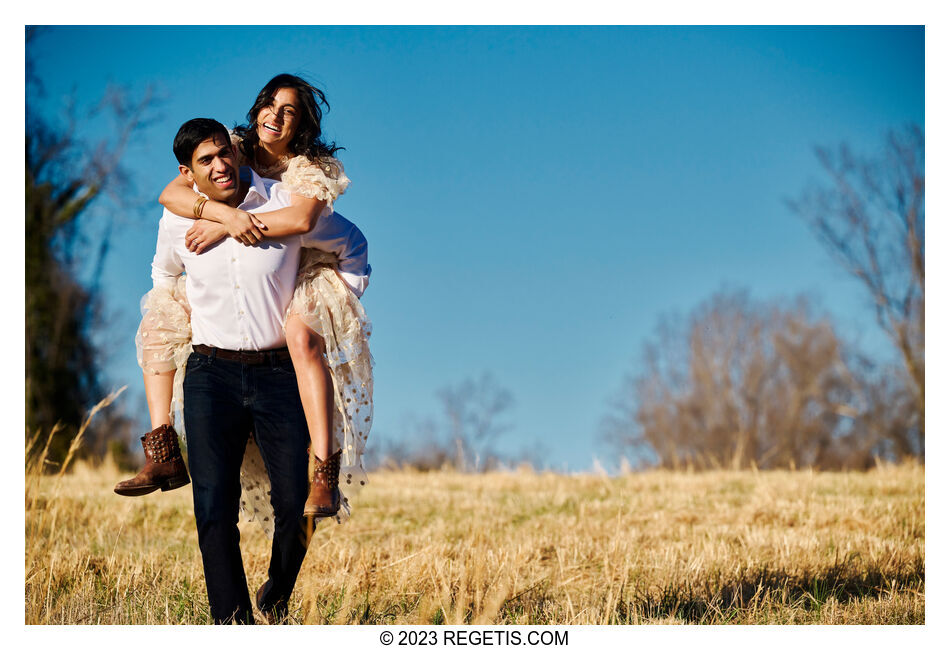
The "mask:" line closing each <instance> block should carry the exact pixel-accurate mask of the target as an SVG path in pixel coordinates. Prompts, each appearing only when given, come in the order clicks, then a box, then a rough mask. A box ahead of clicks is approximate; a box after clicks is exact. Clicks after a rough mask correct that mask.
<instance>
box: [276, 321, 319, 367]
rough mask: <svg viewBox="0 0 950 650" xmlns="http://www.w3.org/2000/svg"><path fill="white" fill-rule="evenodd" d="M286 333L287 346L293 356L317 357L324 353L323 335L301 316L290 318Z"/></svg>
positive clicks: (285, 329)
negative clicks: (309, 325)
mask: <svg viewBox="0 0 950 650" xmlns="http://www.w3.org/2000/svg"><path fill="white" fill-rule="evenodd" d="M284 333H285V334H286V336H287V348H288V349H289V350H290V355H291V356H292V357H293V358H295V359H296V358H307V357H316V356H320V355H322V354H323V349H324V343H323V337H322V336H320V335H319V334H317V333H316V332H314V331H313V330H312V329H310V328H309V327H308V326H307V324H306V323H304V322H303V321H302V320H300V319H299V318H296V317H290V318H288V319H287V324H286V326H285V328H284Z"/></svg>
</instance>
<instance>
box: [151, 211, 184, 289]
mask: <svg viewBox="0 0 950 650" xmlns="http://www.w3.org/2000/svg"><path fill="white" fill-rule="evenodd" d="M184 270H185V265H184V264H183V263H182V261H181V257H180V256H179V255H178V253H176V252H175V243H174V241H173V240H172V236H171V233H169V232H168V213H167V211H166V214H165V215H164V216H163V217H162V219H161V221H159V222H158V240H157V241H156V243H155V256H154V257H153V258H152V285H153V286H156V287H159V286H163V285H164V286H171V285H173V284H175V282H177V281H178V276H179V275H181V274H182V273H183V272H184Z"/></svg>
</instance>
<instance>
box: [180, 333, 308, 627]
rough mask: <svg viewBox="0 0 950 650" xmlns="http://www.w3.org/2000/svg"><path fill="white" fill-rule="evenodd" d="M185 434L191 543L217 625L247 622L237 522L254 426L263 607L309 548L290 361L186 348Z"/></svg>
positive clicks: (304, 438)
mask: <svg viewBox="0 0 950 650" xmlns="http://www.w3.org/2000/svg"><path fill="white" fill-rule="evenodd" d="M184 394H185V409H184V411H185V433H186V437H187V441H188V466H189V469H190V470H191V485H192V491H193V494H194V501H195V520H196V523H197V526H198V545H199V547H200V548H201V560H202V564H203V565H204V573H205V584H206V585H207V587H208V602H209V604H210V605H211V616H212V618H214V621H215V623H229V622H231V621H237V622H240V623H253V621H254V619H253V613H252V610H251V602H250V598H249V597H248V590H247V578H246V577H245V574H244V563H243V561H242V559H241V549H240V545H239V541H240V533H239V531H238V528H237V522H238V509H239V506H240V499H241V483H240V468H241V461H242V459H243V458H244V449H245V447H246V446H247V439H248V434H249V433H250V432H251V431H253V432H254V438H255V440H256V441H257V444H258V446H259V447H260V450H261V456H262V457H263V459H264V465H265V466H266V468H267V474H268V476H269V477H270V481H271V504H272V505H273V506H274V541H273V544H272V546H271V562H270V567H269V568H268V571H267V574H268V580H267V583H266V584H265V586H264V593H263V594H262V596H263V598H262V601H263V604H264V605H265V606H266V607H273V606H275V605H278V604H279V603H282V602H286V601H287V599H289V597H290V594H291V592H292V591H293V588H294V583H295V582H296V581H297V573H298V572H299V571H300V565H301V563H302V562H303V558H304V555H305V554H306V553H307V543H308V541H309V540H308V537H307V535H306V525H305V522H306V520H305V519H304V517H303V507H304V503H305V502H306V500H307V494H308V491H309V485H308V482H307V462H308V458H307V445H308V444H309V443H310V436H309V434H308V432H307V421H306V418H305V417H304V413H303V407H302V406H301V404H300V394H299V392H298V390H297V376H296V374H295V373H294V367H293V363H292V362H291V361H290V360H289V359H287V360H284V361H281V360H278V359H276V357H274V358H272V359H271V361H270V363H269V364H264V365H247V364H244V363H241V362H239V361H226V360H223V359H219V358H216V355H215V354H214V353H212V354H211V355H210V356H206V355H203V354H198V353H197V352H195V353H193V354H192V355H191V356H190V357H189V358H188V366H187V369H186V372H185V384H184Z"/></svg>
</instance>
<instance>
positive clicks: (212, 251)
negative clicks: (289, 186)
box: [152, 168, 371, 350]
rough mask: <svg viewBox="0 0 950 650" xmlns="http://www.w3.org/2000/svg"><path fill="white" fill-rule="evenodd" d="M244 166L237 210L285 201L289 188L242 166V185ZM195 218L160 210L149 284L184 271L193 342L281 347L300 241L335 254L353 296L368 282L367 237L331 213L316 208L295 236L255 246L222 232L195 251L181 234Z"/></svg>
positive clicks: (231, 346)
mask: <svg viewBox="0 0 950 650" xmlns="http://www.w3.org/2000/svg"><path fill="white" fill-rule="evenodd" d="M248 172H249V173H250V178H249V180H250V187H249V189H248V191H247V196H246V198H245V199H244V202H243V203H241V205H240V206H238V208H239V209H240V210H244V211H246V212H270V211H271V210H277V209H279V208H285V207H287V206H289V205H290V192H288V191H287V190H286V189H285V188H284V187H283V186H282V185H281V184H280V183H279V182H278V181H274V180H271V179H268V178H261V177H260V176H258V175H257V174H256V173H254V171H253V170H251V169H250V168H241V181H242V184H245V185H246V184H247V180H246V179H248ZM194 223H195V222H194V219H187V218H185V217H179V216H178V215H176V214H173V213H171V212H169V211H168V210H165V212H164V213H163V215H162V219H161V221H160V222H159V224H158V243H157V245H156V247H155V257H154V259H153V260H152V282H153V284H154V285H155V286H160V285H163V284H165V285H167V284H171V283H174V282H175V281H176V280H177V278H178V276H179V275H181V273H182V272H185V283H186V285H185V287H186V291H187V294H188V302H189V303H190V304H191V336H192V342H193V343H195V344H198V343H203V344H205V345H210V346H213V347H216V348H223V349H226V350H269V349H272V348H278V347H281V346H284V345H286V339H285V337H284V328H283V320H284V313H285V311H286V309H287V305H288V304H289V303H290V299H291V298H292V297H293V293H294V286H295V283H296V279H297V268H298V265H299V263H300V248H301V246H303V247H307V248H317V249H319V250H322V251H326V252H329V253H334V254H335V255H336V256H337V257H338V258H339V260H340V263H339V270H340V275H341V276H342V277H343V279H344V281H346V283H347V284H348V285H350V288H351V289H353V291H354V292H355V293H356V294H357V295H362V293H363V290H365V288H366V286H367V284H368V283H369V275H370V271H371V269H370V267H369V264H368V263H367V244H366V238H365V237H363V233H361V232H360V230H359V228H357V227H356V226H355V225H353V224H352V223H350V222H349V221H347V220H346V219H344V218H343V217H342V216H340V215H339V214H337V213H336V212H333V213H330V214H322V215H321V216H320V218H319V219H318V220H317V224H316V226H314V228H313V230H311V231H310V232H309V233H307V234H305V235H302V236H301V235H294V236H288V237H276V238H266V239H264V241H262V242H260V243H259V244H257V245H255V246H244V245H243V244H241V243H240V242H238V241H236V240H235V239H233V238H231V237H227V238H225V239H223V240H221V241H220V242H218V243H217V244H215V245H214V246H212V247H211V248H208V249H207V250H205V252H203V253H201V254H200V255H197V254H195V253H192V252H191V251H189V250H188V248H187V247H186V246H185V233H187V232H188V230H189V229H190V228H191V227H192V226H193V225H194Z"/></svg>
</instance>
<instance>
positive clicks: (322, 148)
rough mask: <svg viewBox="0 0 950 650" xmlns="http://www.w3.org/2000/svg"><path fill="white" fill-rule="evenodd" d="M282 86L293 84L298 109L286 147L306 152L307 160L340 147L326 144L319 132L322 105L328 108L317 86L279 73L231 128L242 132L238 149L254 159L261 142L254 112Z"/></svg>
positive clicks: (296, 152)
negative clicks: (240, 122) (294, 128)
mask: <svg viewBox="0 0 950 650" xmlns="http://www.w3.org/2000/svg"><path fill="white" fill-rule="evenodd" d="M281 88H293V89H294V90H296V91H297V99H298V100H299V101H300V108H301V111H300V113H298V118H299V119H298V122H297V131H296V132H295V133H294V137H293V139H292V140H291V141H290V145H289V150H290V152H291V153H292V154H293V155H295V156H306V157H307V158H309V159H310V160H325V159H327V158H331V157H333V154H334V153H335V152H337V151H339V150H340V149H342V148H343V147H338V146H336V143H335V142H331V143H330V144H327V143H325V142H324V141H323V139H322V138H321V136H322V135H323V131H322V130H321V129H320V120H322V119H323V110H322V109H321V108H320V107H321V106H326V110H328V111H329V110H330V104H328V103H327V98H326V96H325V95H324V94H323V91H321V90H320V89H319V88H315V87H314V86H313V85H312V84H310V83H308V82H306V81H304V80H303V79H301V78H300V77H298V76H296V75H292V74H279V75H277V76H276V77H274V78H273V79H271V80H270V81H268V82H267V84H266V85H265V86H264V87H263V88H261V92H259V93H258V94H257V99H256V100H254V105H253V106H251V110H249V111H248V112H247V124H244V125H242V126H237V127H235V128H234V132H235V133H237V134H238V135H239V136H241V151H242V152H243V153H244V155H245V156H246V157H247V159H248V160H255V155H254V152H255V150H256V149H257V146H258V144H260V138H259V137H258V135H257V116H258V114H259V113H260V112H261V109H263V108H265V107H267V106H269V105H270V103H271V100H272V99H273V97H274V94H275V93H276V92H277V91H278V90H280V89H281Z"/></svg>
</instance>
